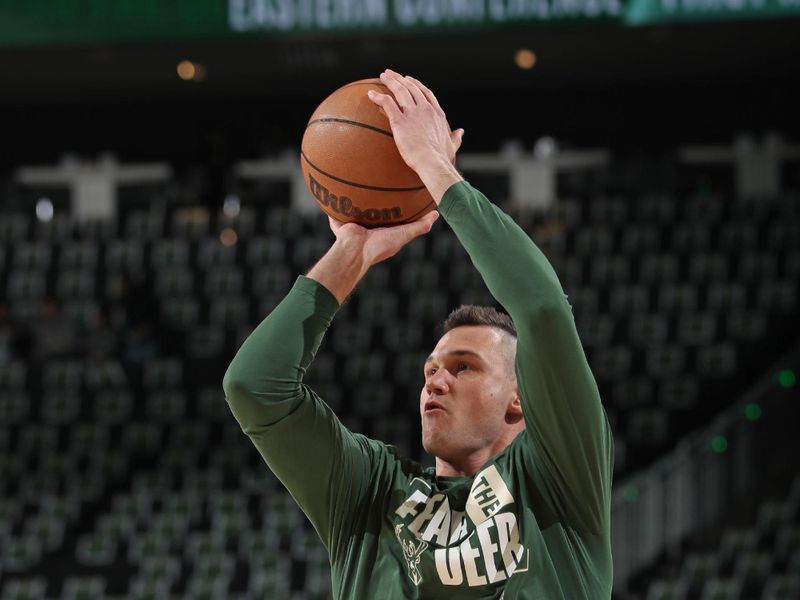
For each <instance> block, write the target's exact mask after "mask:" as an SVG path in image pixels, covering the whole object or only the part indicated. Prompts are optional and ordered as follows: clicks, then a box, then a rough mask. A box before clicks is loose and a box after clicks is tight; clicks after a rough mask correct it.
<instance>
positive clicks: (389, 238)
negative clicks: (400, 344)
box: [224, 71, 613, 600]
mask: <svg viewBox="0 0 800 600" xmlns="http://www.w3.org/2000/svg"><path fill="white" fill-rule="evenodd" d="M381 79H382V80H383V82H384V83H385V84H386V85H387V86H388V88H389V89H390V90H391V92H392V94H393V95H394V98H392V97H391V96H390V95H388V94H378V93H373V94H371V95H370V98H371V99H372V101H373V102H375V103H376V104H378V105H379V106H380V107H381V108H382V109H383V111H384V112H385V113H386V115H387V116H388V118H389V121H390V124H391V127H392V132H393V134H394V139H395V141H396V143H397V147H398V149H399V150H400V153H401V155H402V157H403V159H404V160H405V161H406V162H407V163H408V165H409V166H410V167H411V168H413V169H414V170H415V171H416V172H417V173H418V174H419V176H420V178H421V179H422V181H423V183H424V184H425V186H426V187H427V188H428V190H429V191H430V193H431V195H432V196H433V198H434V200H435V201H436V203H437V205H438V212H439V213H440V214H441V215H442V217H444V219H445V220H446V221H447V222H448V223H449V224H450V226H451V227H452V229H453V231H455V233H456V235H457V236H458V239H459V240H460V241H461V243H462V244H463V246H464V248H465V249H466V251H467V252H468V253H469V255H470V257H471V259H472V262H473V264H474V265H475V268H476V269H478V271H479V272H480V273H481V275H482V276H483V279H484V281H485V282H486V285H487V286H488V288H489V290H490V291H491V292H492V294H493V295H494V296H495V298H496V299H497V301H498V302H499V303H500V304H501V305H502V306H503V307H504V308H505V309H506V310H507V311H508V314H509V315H510V318H509V317H508V316H506V315H503V314H501V313H499V312H496V311H495V310H494V309H491V308H485V307H483V308H481V307H466V308H465V307H462V308H461V309H458V310H456V311H454V313H453V314H451V316H450V317H449V319H448V320H447V322H446V327H445V329H446V333H445V334H444V335H443V336H442V338H441V339H440V340H439V342H438V343H437V344H436V347H435V348H433V350H432V352H431V354H430V357H429V358H428V359H427V361H425V364H424V365H420V370H421V372H422V373H424V384H423V385H422V389H421V391H420V398H419V411H420V418H421V419H422V443H423V446H424V447H425V449H426V451H427V452H429V453H430V454H432V455H433V456H434V457H435V467H434V468H430V469H424V468H422V467H421V466H420V465H419V464H417V463H416V462H413V461H411V460H408V459H405V458H402V457H400V456H398V455H397V453H396V451H395V449H394V448H393V447H391V446H387V445H385V444H383V443H382V442H380V441H377V440H372V439H369V438H366V437H364V436H363V435H359V434H357V433H353V432H351V431H349V430H348V429H347V428H345V427H344V426H343V425H342V424H341V423H340V422H339V420H338V419H337V418H336V416H335V415H334V414H333V412H332V411H331V409H330V408H329V407H328V406H327V405H326V404H325V403H324V402H323V401H322V399H321V398H319V397H318V396H317V395H316V394H315V393H314V392H313V391H312V390H311V389H309V388H308V387H306V386H305V385H303V375H304V373H305V371H306V369H307V368H308V366H309V365H310V364H311V361H312V360H313V358H314V354H315V353H316V351H317V348H318V347H319V345H320V343H321V341H322V337H323V335H324V333H325V330H326V329H327V327H328V326H329V325H330V323H331V320H332V319H333V318H334V315H335V314H336V311H337V309H338V308H339V306H340V305H341V304H342V303H343V302H344V301H345V299H346V298H347V296H348V295H349V294H350V293H351V292H352V291H353V290H354V289H355V287H356V284H357V283H358V281H359V280H360V279H361V278H362V277H363V276H364V274H365V273H366V272H367V271H368V270H369V268H370V267H371V266H372V265H374V264H376V263H379V262H381V261H382V260H384V259H386V258H388V257H390V256H392V255H393V254H395V253H396V252H397V251H398V250H399V249H400V248H401V247H403V246H404V245H405V244H407V243H408V242H409V241H410V240H412V239H413V238H415V237H417V236H419V235H422V234H424V233H427V232H428V231H429V230H430V228H431V225H432V224H433V221H434V220H435V218H436V216H437V215H436V214H435V213H429V214H428V215H426V216H425V217H423V218H422V219H420V220H419V221H417V222H414V223H410V224H407V225H400V226H395V227H388V228H378V229H365V228H362V227H360V226H358V225H355V224H341V223H335V222H331V226H332V229H333V231H334V234H335V236H336V240H335V241H334V243H333V245H332V246H331V248H330V250H329V251H328V252H327V253H326V254H325V256H324V257H323V258H322V259H321V260H320V261H319V262H318V263H317V264H316V265H315V266H314V267H313V268H312V269H311V271H309V273H308V275H307V276H305V277H299V278H298V279H297V282H296V283H295V285H294V287H293V288H292V290H291V291H290V292H289V293H288V295H287V296H286V298H285V299H284V300H283V301H282V302H281V304H280V305H278V306H277V307H276V308H275V310H274V311H273V312H272V313H271V314H270V315H269V316H268V317H267V318H266V319H265V320H264V321H263V322H262V323H261V325H259V326H258V328H257V329H256V330H255V331H254V332H253V333H252V334H251V335H250V337H249V338H248V339H247V340H246V341H245V343H244V344H243V345H242V347H241V349H240V350H239V352H238V354H237V355H236V357H235V358H234V360H233V362H232V363H231V365H230V367H229V368H228V371H227V373H226V375H225V380H224V388H225V393H226V396H227V399H228V402H229V404H230V407H231V410H232V411H233V413H234V415H235V416H236V418H237V419H238V421H239V423H240V424H241V426H242V429H243V430H244V432H245V433H246V434H247V435H248V436H250V438H251V440H252V441H253V443H254V444H255V446H256V447H257V448H258V450H259V452H260V453H261V454H262V456H263V457H264V460H265V461H266V463H267V464H268V465H269V467H270V468H271V469H272V470H273V471H274V472H275V474H276V475H277V476H278V477H279V478H280V480H281V481H282V482H283V483H284V485H285V486H286V487H287V488H288V490H289V491H290V492H291V494H292V496H293V497H294V499H295V500H296V501H297V503H298V504H299V505H300V507H301V508H302V510H303V511H304V512H305V514H306V515H307V516H308V518H309V519H310V520H311V522H312V523H313V525H314V527H315V528H316V530H317V532H318V533H319V535H320V537H321V538H322V541H323V542H324V544H325V546H326V548H327V550H328V553H329V555H330V561H331V568H332V581H333V594H334V597H336V598H343V599H351V598H357V599H361V598H363V599H380V600H394V599H401V598H458V599H463V598H505V599H506V600H511V599H512V598H513V599H530V600H583V599H605V600H608V598H610V596H611V580H612V563H611V546H610V492H611V473H612V463H613V441H612V435H611V431H610V428H609V425H608V421H607V418H606V415H605V412H604V410H603V407H602V406H601V404H600V398H599V395H598V391H597V386H596V384H595V381H594V378H593V377H592V374H591V372H590V370H589V367H588V365H587V363H586V359H585V357H584V354H583V351H582V348H581V344H580V341H579V339H578V335H577V333H576V330H575V324H574V321H573V318H572V314H571V309H570V306H569V304H568V303H567V299H566V297H565V295H564V292H563V291H562V288H561V285H560V284H559V281H558V278H557V277H556V274H555V273H554V271H553V269H552V268H551V266H550V264H549V263H548V261H547V260H546V258H545V257H544V255H543V254H542V253H541V252H540V251H539V249H538V248H537V247H536V246H535V245H534V244H533V242H531V240H530V239H529V238H528V237H527V236H526V235H525V234H524V233H523V231H522V230H521V229H520V228H519V227H518V226H517V225H516V224H515V223H514V222H513V221H512V220H511V219H510V218H509V217H508V216H507V215H506V214H504V213H503V212H502V211H500V210H499V209H498V208H497V207H496V206H494V205H492V204H491V203H490V202H489V201H488V200H487V199H486V198H485V197H484V196H483V195H482V194H481V193H480V192H478V191H477V190H475V189H474V188H472V187H471V186H470V185H469V184H468V183H467V182H466V181H464V180H463V179H462V177H461V175H459V173H458V171H456V169H455V168H454V167H453V164H452V159H453V157H454V156H455V153H456V151H457V149H458V148H459V146H460V142H461V135H462V134H463V131H461V130H458V131H457V132H455V133H454V132H451V130H450V128H449V126H448V123H447V119H446V117H445V114H444V112H443V111H442V109H441V108H440V106H439V104H438V102H437V100H436V98H435V97H434V95H433V94H432V93H431V92H430V90H428V89H427V88H426V87H425V86H423V85H422V84H421V83H420V82H418V81H416V80H415V79H412V78H410V77H402V76H400V75H399V74H397V73H395V72H392V71H386V72H384V73H383V74H382V75H381Z"/></svg>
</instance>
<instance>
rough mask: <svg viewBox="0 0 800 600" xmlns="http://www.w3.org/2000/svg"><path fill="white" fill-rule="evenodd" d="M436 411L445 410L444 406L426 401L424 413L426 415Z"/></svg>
mask: <svg viewBox="0 0 800 600" xmlns="http://www.w3.org/2000/svg"><path fill="white" fill-rule="evenodd" d="M437 410H441V411H444V410H445V408H444V406H442V405H441V404H439V403H438V402H437V401H436V400H428V401H427V402H426V403H425V412H426V413H429V412H434V411H437Z"/></svg>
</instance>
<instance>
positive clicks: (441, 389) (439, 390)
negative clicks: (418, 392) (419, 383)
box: [425, 369, 450, 396]
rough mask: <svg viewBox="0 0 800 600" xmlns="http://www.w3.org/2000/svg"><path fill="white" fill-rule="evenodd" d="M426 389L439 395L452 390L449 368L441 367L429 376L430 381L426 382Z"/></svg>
mask: <svg viewBox="0 0 800 600" xmlns="http://www.w3.org/2000/svg"><path fill="white" fill-rule="evenodd" d="M425 391H426V392H428V393H429V394H436V395H438V396H442V395H444V394H447V393H448V392H449V391H450V383H449V382H448V373H447V369H439V370H438V371H436V373H434V374H433V375H431V376H430V377H428V382H427V383H426V384H425Z"/></svg>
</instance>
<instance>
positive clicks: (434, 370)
mask: <svg viewBox="0 0 800 600" xmlns="http://www.w3.org/2000/svg"><path fill="white" fill-rule="evenodd" d="M434 373H436V367H431V368H430V369H428V376H430V375H433V374H434Z"/></svg>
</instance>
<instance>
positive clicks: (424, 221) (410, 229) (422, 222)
mask: <svg viewBox="0 0 800 600" xmlns="http://www.w3.org/2000/svg"><path fill="white" fill-rule="evenodd" d="M438 218H439V213H438V212H437V211H435V210H432V211H431V212H429V213H427V214H426V215H424V216H423V217H421V218H419V219H417V220H416V221H413V222H411V223H407V224H406V225H404V227H405V230H404V232H403V233H405V236H406V242H405V243H408V242H410V241H411V240H413V239H414V238H418V237H419V236H421V235H424V234H426V233H428V232H429V231H430V230H431V227H433V224H434V222H436V219H438Z"/></svg>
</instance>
